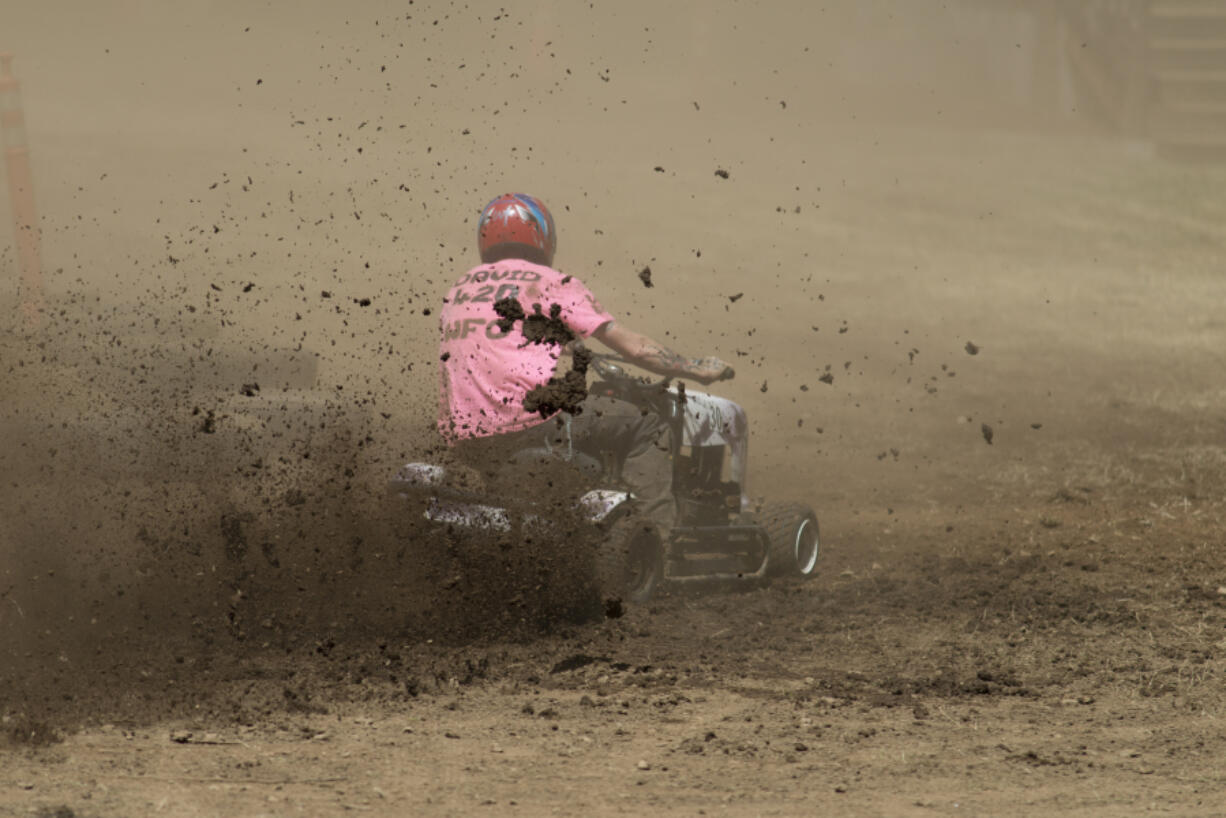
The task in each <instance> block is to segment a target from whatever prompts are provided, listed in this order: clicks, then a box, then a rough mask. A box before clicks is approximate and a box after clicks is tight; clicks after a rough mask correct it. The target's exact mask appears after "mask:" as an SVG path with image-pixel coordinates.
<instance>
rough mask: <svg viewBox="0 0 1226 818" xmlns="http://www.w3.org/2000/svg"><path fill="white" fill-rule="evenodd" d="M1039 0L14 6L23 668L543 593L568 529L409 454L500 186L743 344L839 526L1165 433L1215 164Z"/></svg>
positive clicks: (1200, 333) (561, 575)
mask: <svg viewBox="0 0 1226 818" xmlns="http://www.w3.org/2000/svg"><path fill="white" fill-rule="evenodd" d="M1040 7H1045V6H1044V4H1039V3H1035V4H1030V5H1028V4H1026V3H1010V2H999V3H971V2H943V3H937V2H919V3H905V4H904V3H892V2H854V3H853V2H844V3H823V4H813V3H787V4H762V3H746V2H720V3H716V4H711V3H705V2H702V3H700V2H696V1H694V0H689V1H687V2H681V3H673V4H668V5H661V4H658V3H656V4H652V3H643V2H638V1H637V0H634V2H618V3H605V2H594V3H585V4H580V3H569V2H561V0H552V2H544V1H543V2H535V3H530V4H526V5H524V6H523V7H515V6H508V7H503V6H499V5H498V4H496V3H485V2H470V3H458V2H457V3H443V2H426V1H425V0H418V2H412V0H410V2H407V3H404V2H400V3H383V2H373V1H371V2H358V3H349V4H337V3H325V2H318V1H317V0H310V1H309V2H300V3H293V4H288V3H261V4H252V3H245V2H235V1H234V0H207V1H206V2H197V3H191V4H167V3H155V2H148V0H122V1H120V2H112V3H104V4H99V3H84V2H62V3H51V4H46V3H43V4H32V3H27V4H16V5H15V6H14V7H13V8H10V9H8V10H6V12H5V15H4V17H5V19H4V22H5V27H4V31H5V33H6V34H7V35H8V38H9V41H8V43H7V46H8V47H10V48H12V49H13V50H15V52H16V54H17V61H16V64H15V65H16V71H17V75H18V77H19V79H20V81H21V84H22V87H21V88H22V99H23V103H24V110H25V116H26V121H27V128H28V133H29V142H30V146H31V154H30V155H31V160H32V163H33V173H34V178H35V180H36V185H37V188H36V193H37V199H38V207H39V211H40V215H41V221H40V229H41V231H42V246H43V268H44V271H43V286H44V288H45V300H46V307H45V309H44V311H43V312H42V313H41V315H40V316H39V321H38V323H37V325H36V326H29V325H26V324H24V323H23V322H22V320H21V316H20V314H19V312H18V311H17V310H16V309H6V310H4V311H3V314H2V315H0V320H2V321H3V322H4V324H3V326H0V344H2V349H0V394H3V405H2V409H0V424H3V426H2V433H0V470H2V476H3V490H2V491H0V519H2V520H3V524H2V528H0V687H3V690H4V693H0V711H2V712H6V713H27V712H35V711H37V712H38V713H40V714H45V713H48V712H50V713H54V712H56V711H57V710H58V709H65V710H68V711H71V712H73V713H75V714H78V715H80V714H81V713H83V712H89V711H90V709H91V708H93V707H95V706H97V703H96V700H93V699H90V698H89V689H90V688H93V687H95V686H97V685H104V684H114V685H124V684H128V683H133V682H136V683H139V682H140V680H141V678H142V674H144V677H148V676H155V677H157V678H159V679H160V678H163V675H164V674H169V675H170V676H171V677H172V678H176V679H182V678H184V676H190V674H191V672H192V671H191V669H192V668H199V667H200V666H201V663H206V664H207V662H208V661H209V657H215V656H217V655H221V654H225V655H228V656H234V655H239V656H242V655H247V653H250V654H251V655H254V654H255V653H259V652H268V651H272V652H276V651H281V652H283V653H286V654H295V655H300V654H305V655H308V656H310V655H315V654H316V652H318V651H319V650H321V648H320V646H321V645H325V644H328V640H333V639H337V638H341V636H340V635H344V634H349V635H353V634H368V635H369V634H375V635H376V636H375V638H392V637H395V638H398V639H403V640H409V641H420V640H424V639H427V638H439V639H443V640H447V639H451V640H454V641H457V642H465V641H470V640H473V639H496V638H499V636H500V635H503V634H510V635H511V638H514V639H521V638H527V637H526V636H525V634H529V633H533V632H537V631H539V630H541V629H548V628H551V627H553V626H554V625H555V624H556V617H558V616H561V614H560V613H559V611H561V610H562V609H565V608H567V607H568V606H569V605H570V603H571V601H572V600H571V599H570V596H568V595H569V594H570V593H571V590H568V589H570V586H569V585H568V582H569V575H570V573H571V571H572V567H571V566H570V565H569V564H568V563H567V562H566V559H565V553H564V551H563V550H560V549H558V548H557V547H554V550H538V551H533V550H530V549H529V550H527V551H516V550H515V549H511V550H510V551H508V549H506V548H503V547H501V546H500V545H499V544H498V543H489V544H487V545H486V546H483V547H486V548H488V549H489V552H488V553H486V552H480V551H477V552H464V551H463V550H462V549H458V548H457V546H456V544H455V543H453V542H449V541H447V539H446V536H445V534H441V533H439V532H437V531H436V532H428V531H424V530H421V529H420V526H416V524H415V523H414V522H413V521H406V520H403V519H401V518H399V517H398V516H397V515H396V514H395V513H394V512H389V506H388V501H387V498H386V496H385V483H386V481H387V479H388V478H389V477H390V476H391V475H392V474H393V473H394V472H395V470H396V468H397V467H398V466H399V465H400V464H401V463H403V462H405V461H406V460H407V459H411V458H415V457H439V456H443V455H444V453H443V452H442V451H441V449H442V447H441V442H440V441H439V440H438V439H437V437H436V435H435V432H434V414H435V411H436V408H435V407H436V401H437V369H436V359H437V354H438V353H437V343H438V339H437V331H438V330H437V312H436V311H437V307H438V302H439V299H440V298H441V297H442V295H443V294H444V293H445V292H446V290H447V288H448V287H449V285H450V283H451V281H452V280H453V278H454V277H455V276H456V275H458V274H459V273H460V272H462V271H463V270H465V269H467V268H468V267H469V266H471V265H472V264H473V263H474V260H475V252H474V247H473V234H474V232H475V218H476V216H477V214H478V213H479V209H480V207H481V206H482V205H483V204H484V203H485V202H486V201H488V200H489V199H490V198H492V197H493V196H494V195H497V194H499V193H502V192H506V191H509V190H523V191H527V192H530V193H532V194H533V195H535V196H538V197H540V198H541V199H542V200H544V201H545V202H547V203H548V204H549V205H550V207H551V208H552V210H553V212H554V214H555V217H556V219H557V223H558V228H559V231H560V232H561V241H560V245H559V252H558V257H557V263H558V266H559V267H560V268H561V269H563V270H564V271H565V272H567V273H569V274H572V275H575V276H577V277H579V278H581V279H582V280H583V281H584V282H585V283H586V284H587V285H588V286H589V287H590V288H591V289H592V290H593V291H594V292H595V293H596V295H597V296H598V297H599V298H600V299H601V301H602V303H603V305H604V306H605V307H606V308H607V309H608V310H609V311H610V312H611V313H612V314H614V315H615V316H617V317H618V319H619V320H623V321H624V322H625V323H626V324H627V325H629V326H631V327H633V328H635V329H637V330H640V331H642V332H645V333H647V334H649V335H651V336H652V337H655V338H658V339H661V340H665V341H667V343H669V344H670V345H672V346H674V347H675V348H676V349H677V350H679V351H681V352H683V353H685V354H693V355H708V354H713V355H718V356H720V357H722V358H724V359H725V360H728V361H729V362H731V363H732V364H733V365H734V366H735V367H736V369H737V372H738V376H737V379H736V380H735V381H733V382H731V383H729V384H726V385H722V387H721V390H720V392H721V394H724V395H726V396H728V397H730V398H733V399H735V400H737V401H738V402H740V403H742V404H743V405H744V406H745V407H746V409H747V411H748V415H749V418H750V422H751V435H752V440H753V443H752V448H751V451H752V453H753V456H752V460H751V464H750V469H751V473H752V475H753V477H752V479H753V490H754V493H755V495H756V496H759V497H767V498H781V499H795V500H800V501H804V502H807V503H811V504H813V505H814V506H815V507H817V508H818V509H819V513H820V514H821V515H822V517H823V526H824V529H825V530H826V531H828V532H830V533H829V534H828V536H830V537H831V538H833V540H834V541H835V542H837V541H838V540H839V539H840V538H842V539H843V540H844V542H846V543H855V544H858V545H859V546H860V547H861V548H864V549H872V548H875V547H877V545H878V544H879V541H880V533H879V532H880V530H881V529H882V528H884V529H885V530H887V531H888V530H889V528H890V527H898V526H905V525H906V520H907V519H916V518H918V517H922V516H923V515H929V514H935V515H937V516H941V517H942V518H943V519H944V518H948V519H949V520H950V525H951V530H953V529H952V526H953V525H954V524H957V521H958V518H959V515H962V514H966V513H969V512H968V511H967V509H973V508H975V507H977V506H980V505H983V504H989V505H990V504H995V503H1001V502H1008V501H1007V500H1004V499H1003V498H1006V497H1012V496H1014V495H1016V494H1017V493H1018V492H1020V493H1022V494H1026V493H1027V492H1033V491H1037V490H1038V488H1037V486H1039V485H1040V484H1042V486H1043V488H1044V490H1046V488H1047V484H1048V483H1050V482H1059V483H1064V482H1066V481H1070V480H1071V481H1074V482H1079V484H1086V485H1091V484H1093V481H1094V480H1095V479H1097V478H1098V476H1104V477H1105V475H1106V472H1107V471H1110V469H1111V468H1112V467H1110V466H1102V464H1103V462H1104V461H1102V460H1101V455H1100V453H1101V452H1103V451H1109V450H1111V449H1112V447H1116V446H1119V445H1123V444H1122V443H1121V441H1128V442H1130V443H1131V442H1135V441H1151V442H1153V441H1162V440H1166V439H1167V438H1168V437H1169V435H1170V433H1171V429H1170V427H1169V426H1166V425H1164V421H1165V420H1166V419H1167V418H1168V417H1169V415H1170V413H1171V412H1172V411H1174V409H1175V408H1179V409H1184V408H1187V406H1188V405H1196V402H1197V401H1198V400H1200V401H1202V404H1203V401H1204V400H1208V398H1209V397H1211V396H1212V395H1213V394H1214V393H1213V390H1212V389H1211V388H1209V387H1207V386H1204V387H1203V388H1201V387H1196V388H1190V387H1187V384H1188V383H1189V381H1188V379H1189V378H1192V379H1193V382H1194V383H1196V384H1201V385H1203V384H1204V382H1205V379H1204V376H1203V374H1202V373H1203V371H1204V368H1205V367H1207V366H1216V365H1217V364H1218V363H1219V361H1218V359H1217V358H1216V357H1215V355H1216V353H1214V352H1213V351H1212V350H1211V349H1210V343H1209V339H1210V337H1211V336H1212V338H1219V336H1220V325H1219V324H1213V323H1211V322H1212V320H1214V319H1211V317H1210V315H1209V312H1210V311H1209V309H1208V305H1209V304H1210V303H1212V298H1213V296H1216V295H1218V294H1220V292H1219V291H1220V286H1219V285H1218V284H1216V283H1215V282H1214V281H1213V280H1211V279H1210V278H1209V277H1208V276H1207V275H1206V273H1207V272H1209V271H1210V270H1211V268H1212V267H1213V265H1214V264H1215V263H1219V262H1220V255H1218V251H1219V250H1220V246H1221V245H1220V240H1221V232H1220V229H1219V228H1218V227H1216V226H1215V225H1216V224H1218V223H1219V222H1216V221H1215V219H1216V218H1217V217H1218V216H1220V215H1221V213H1222V203H1221V197H1220V192H1218V191H1220V189H1221V188H1220V187H1215V181H1214V180H1218V181H1219V182H1220V179H1218V176H1214V175H1213V174H1212V173H1201V172H1199V171H1196V170H1192V169H1190V168H1184V167H1181V166H1177V165H1175V166H1169V167H1168V166H1165V165H1160V164H1157V163H1156V160H1154V159H1153V158H1152V157H1150V156H1147V155H1146V153H1145V150H1144V149H1143V148H1141V147H1138V145H1137V144H1136V143H1134V142H1128V141H1120V140H1115V139H1108V138H1106V137H1104V131H1103V126H1102V125H1101V123H1100V121H1099V120H1097V119H1094V118H1092V117H1089V116H1087V115H1086V114H1085V112H1084V111H1082V110H1080V108H1079V103H1078V98H1077V95H1076V89H1075V88H1074V87H1073V85H1072V83H1071V81H1070V79H1069V78H1068V76H1067V75H1066V74H1065V73H1063V72H1061V71H1053V70H1051V69H1050V67H1049V66H1048V65H1047V64H1046V63H1045V62H1044V60H1051V59H1055V58H1054V57H1053V56H1052V51H1051V50H1050V44H1048V43H1047V41H1046V40H1045V39H1044V38H1045V36H1047V35H1046V34H1045V29H1044V27H1043V18H1042V17H1041V15H1037V14H1036V13H1035V10H1036V9H1039V8H1040ZM1120 168H1123V170H1120ZM1113 174H1114V175H1113ZM1219 175H1220V174H1219ZM7 208H8V204H7V203H4V204H2V205H0V224H4V225H5V226H6V229H7V225H8V224H9V223H10V222H11V214H10V213H9V211H8V209H7ZM5 247H6V249H5V250H4V253H3V255H2V256H0V258H2V260H3V268H2V269H3V270H4V271H5V272H4V275H3V277H0V292H2V293H3V300H2V302H0V303H3V304H5V305H6V306H12V305H16V304H17V303H18V302H20V300H21V297H22V294H21V293H19V288H18V276H17V275H16V272H15V259H14V254H13V251H12V248H11V246H9V245H5ZM1176 270H1178V271H1179V272H1180V273H1183V274H1186V275H1187V276H1188V279H1187V280H1188V284H1187V287H1188V289H1186V290H1185V291H1184V293H1183V294H1182V295H1177V294H1175V293H1174V292H1173V291H1172V290H1171V289H1170V288H1169V287H1168V286H1167V284H1166V279H1165V276H1166V275H1168V274H1170V273H1173V272H1174V271H1176ZM1121 282H1126V283H1121ZM644 284H646V285H647V286H644ZM1198 294H1199V297H1198ZM1189 301H1192V302H1199V304H1198V306H1195V307H1189V303H1188V302H1189ZM971 339H974V340H973V341H972V340H971ZM1156 339H1167V340H1169V341H1170V342H1171V343H1172V344H1173V343H1175V342H1176V341H1178V342H1179V343H1181V344H1182V345H1183V349H1182V351H1181V352H1180V353H1179V354H1178V355H1174V354H1173V353H1171V352H1170V350H1169V349H1168V348H1167V347H1164V346H1163V344H1162V343H1160V342H1158V341H1156ZM1140 370H1145V371H1146V375H1145V377H1144V378H1141V377H1140V376H1139V375H1138V374H1137V373H1138V371H1140ZM768 384H769V388H768ZM1164 390H1166V391H1165V392H1164ZM1172 390H1173V391H1172ZM1159 393H1163V394H1165V395H1166V396H1171V395H1173V394H1178V395H1179V396H1180V397H1179V398H1178V400H1179V401H1180V403H1179V406H1178V407H1172V406H1171V405H1169V404H1168V403H1164V400H1165V398H1163V397H1159V396H1158V394H1159ZM1171 399H1172V400H1174V398H1171ZM1113 401H1116V402H1118V401H1124V402H1127V403H1129V405H1133V406H1134V407H1137V412H1136V413H1134V414H1133V415H1131V416H1130V420H1128V421H1126V422H1124V423H1117V422H1115V421H1114V420H1113V419H1112V415H1111V411H1112V410H1111V408H1110V407H1111V406H1112V405H1113V404H1112V402H1113ZM985 440H986V442H987V443H989V444H992V445H991V446H987V445H985ZM908 515H909V516H908ZM869 529H872V531H873V533H867V532H868V531H869ZM541 548H542V549H544V548H545V547H544V546H541ZM866 553H867V552H866ZM873 553H874V554H877V558H878V559H880V560H885V561H888V559H889V554H888V552H886V551H883V552H880V553H877V552H873ZM558 594H560V595H561V596H562V597H565V598H564V599H561V600H559V599H558V598H556V595H558ZM563 618H564V617H563ZM567 627H569V626H567ZM380 635H381V636H380ZM176 668H179V669H180V670H176ZM183 668H187V670H182V669H183ZM176 673H179V674H180V675H179V676H175V675H174V674H176ZM100 680H103V681H100ZM159 690H161V689H160V688H159ZM163 692H164V691H163ZM159 695H160V694H159ZM166 695H169V694H166ZM171 699H173V697H171ZM145 706H147V707H149V708H152V712H156V707H155V706H154V705H151V704H149V703H148V702H146V703H145ZM39 718H44V716H43V715H40V716H39Z"/></svg>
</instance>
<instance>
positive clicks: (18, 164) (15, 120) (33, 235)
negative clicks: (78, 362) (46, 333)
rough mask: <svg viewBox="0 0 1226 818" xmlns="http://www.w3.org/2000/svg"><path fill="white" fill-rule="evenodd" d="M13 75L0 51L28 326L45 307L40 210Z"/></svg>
mask: <svg viewBox="0 0 1226 818" xmlns="http://www.w3.org/2000/svg"><path fill="white" fill-rule="evenodd" d="M17 91H18V85H17V78H16V77H14V76H13V55H12V54H0V136H2V137H3V144H4V161H5V167H6V169H7V170H8V179H9V199H10V200H11V201H12V203H13V227H14V230H15V235H16V238H17V264H18V268H19V269H20V271H21V309H22V313H23V314H24V315H25V321H26V326H27V327H30V328H33V327H35V326H37V325H38V323H39V319H40V313H41V311H42V307H43V270H42V261H41V259H40V256H41V243H42V242H41V237H40V234H39V232H38V212H37V210H35V208H34V176H33V174H31V173H30V150H29V148H28V147H27V145H26V127H25V117H24V116H22V113H21V99H20V97H19V95H18V93H17Z"/></svg>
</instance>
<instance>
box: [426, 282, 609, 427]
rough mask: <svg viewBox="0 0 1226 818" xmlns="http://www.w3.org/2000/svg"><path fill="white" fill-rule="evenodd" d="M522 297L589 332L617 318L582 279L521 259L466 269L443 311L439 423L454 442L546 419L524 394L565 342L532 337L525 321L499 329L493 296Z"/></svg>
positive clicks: (545, 374)
mask: <svg viewBox="0 0 1226 818" xmlns="http://www.w3.org/2000/svg"><path fill="white" fill-rule="evenodd" d="M507 297H515V298H517V299H518V300H519V303H520V304H521V305H522V306H523V308H524V312H525V313H527V314H528V315H531V314H532V312H533V305H534V304H540V306H541V311H542V312H543V313H544V314H545V315H548V314H549V309H550V307H551V306H552V305H554V304H557V305H559V306H560V307H561V308H562V314H561V318H562V320H563V321H565V322H566V325H567V326H568V327H570V329H571V330H572V331H573V332H574V333H575V335H577V336H579V337H581V338H586V337H588V336H590V335H591V334H592V333H594V332H595V331H596V330H598V329H600V327H602V326H604V325H605V324H607V323H609V322H610V321H612V320H613V318H612V317H611V316H610V315H609V314H608V313H606V312H605V311H604V308H602V307H601V306H600V304H599V303H597V301H596V298H595V297H594V296H593V295H592V293H591V292H590V291H589V290H588V288H587V287H585V286H583V284H582V282H580V281H579V279H577V278H573V277H571V276H567V275H563V274H562V273H559V272H558V271H557V270H554V269H553V268H551V267H544V266H542V265H540V264H532V263H531V262H527V261H522V260H518V259H508V260H505V261H497V262H494V263H493V264H482V265H481V266H480V267H474V268H473V269H472V270H469V271H468V272H467V273H465V274H464V275H462V276H460V278H459V280H458V281H456V283H455V285H454V286H453V287H452V288H451V291H450V292H449V293H447V299H446V302H445V303H444V304H443V309H442V311H441V313H440V315H439V323H440V325H441V330H442V354H441V356H440V358H441V359H442V367H441V372H442V378H441V381H442V383H441V386H442V392H441V394H440V398H439V420H438V427H439V431H440V432H441V433H442V435H443V437H444V438H446V439H447V440H448V441H451V442H454V441H456V440H463V439H465V438H473V437H487V436H489V435H497V434H505V433H507V432H515V431H519V430H520V429H527V428H529V427H531V426H535V425H537V424H539V423H543V422H544V421H545V419H544V418H542V417H541V416H540V415H539V414H537V413H529V412H528V411H526V410H525V409H524V396H525V395H526V394H527V393H528V391H529V390H530V389H532V388H533V387H536V386H539V385H541V384H543V383H545V382H546V381H548V380H549V378H550V377H551V376H552V375H553V374H554V368H555V366H556V365H557V360H558V355H559V353H560V351H561V350H560V349H559V348H558V347H557V346H556V345H554V344H531V343H529V344H525V339H524V336H523V333H522V332H521V330H520V322H516V323H515V326H514V327H512V328H511V331H510V332H505V333H504V332H503V331H502V330H501V329H499V327H498V324H497V323H496V322H497V321H498V314H497V313H496V312H494V302H495V301H501V300H502V299H504V298H507Z"/></svg>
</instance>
